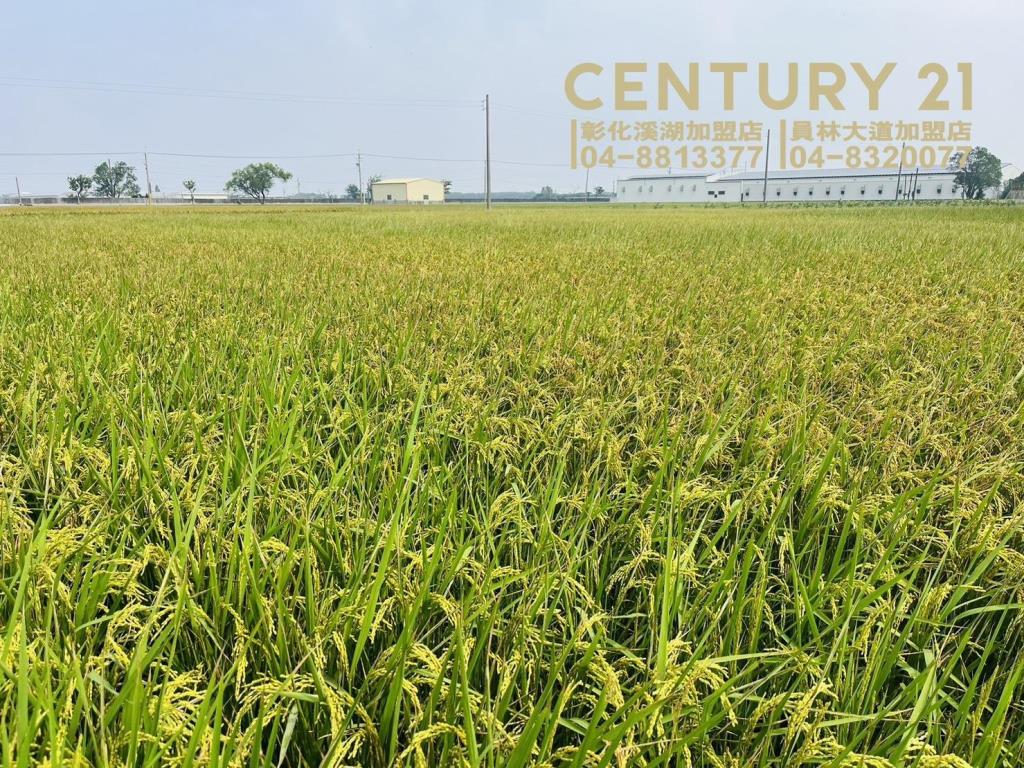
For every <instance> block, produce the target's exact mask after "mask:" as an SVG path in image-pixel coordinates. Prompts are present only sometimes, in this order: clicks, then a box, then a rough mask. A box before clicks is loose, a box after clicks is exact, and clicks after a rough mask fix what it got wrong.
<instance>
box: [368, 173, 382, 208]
mask: <svg viewBox="0 0 1024 768" xmlns="http://www.w3.org/2000/svg"><path fill="white" fill-rule="evenodd" d="M382 178H384V177H383V176H381V175H380V174H377V175H376V176H371V177H370V179H369V181H367V182H366V202H368V203H372V202H373V185H374V184H376V183H377V182H378V181H380V180H381V179H382Z"/></svg>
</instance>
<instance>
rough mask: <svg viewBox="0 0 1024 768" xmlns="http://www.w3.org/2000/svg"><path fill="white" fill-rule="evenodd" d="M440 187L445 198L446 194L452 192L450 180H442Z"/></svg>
mask: <svg viewBox="0 0 1024 768" xmlns="http://www.w3.org/2000/svg"><path fill="white" fill-rule="evenodd" d="M441 185H442V186H443V187H444V194H445V196H447V195H448V193H449V192H451V191H452V182H451V180H450V179H444V180H443V181H442V182H441Z"/></svg>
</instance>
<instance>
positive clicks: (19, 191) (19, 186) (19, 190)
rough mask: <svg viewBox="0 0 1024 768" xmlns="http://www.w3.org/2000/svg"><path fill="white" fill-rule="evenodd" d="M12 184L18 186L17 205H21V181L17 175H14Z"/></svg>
mask: <svg viewBox="0 0 1024 768" xmlns="http://www.w3.org/2000/svg"><path fill="white" fill-rule="evenodd" d="M14 186H15V187H17V188H18V205H21V182H20V181H18V177H17V176H15V177H14Z"/></svg>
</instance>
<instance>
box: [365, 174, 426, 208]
mask: <svg viewBox="0 0 1024 768" xmlns="http://www.w3.org/2000/svg"><path fill="white" fill-rule="evenodd" d="M372 195H373V202H374V203H385V204H386V203H422V204H426V203H443V202H444V184H443V183H441V182H440V181H435V180H434V179H381V180H380V181H375V182H374V183H373V187H372Z"/></svg>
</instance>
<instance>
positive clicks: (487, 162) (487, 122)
mask: <svg viewBox="0 0 1024 768" xmlns="http://www.w3.org/2000/svg"><path fill="white" fill-rule="evenodd" d="M484 200H485V201H486V203H487V205H486V207H487V210H490V209H491V95H490V94H489V93H488V94H485V95H484Z"/></svg>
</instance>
